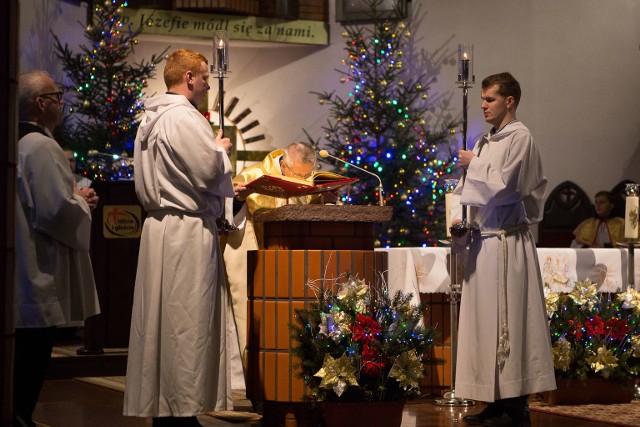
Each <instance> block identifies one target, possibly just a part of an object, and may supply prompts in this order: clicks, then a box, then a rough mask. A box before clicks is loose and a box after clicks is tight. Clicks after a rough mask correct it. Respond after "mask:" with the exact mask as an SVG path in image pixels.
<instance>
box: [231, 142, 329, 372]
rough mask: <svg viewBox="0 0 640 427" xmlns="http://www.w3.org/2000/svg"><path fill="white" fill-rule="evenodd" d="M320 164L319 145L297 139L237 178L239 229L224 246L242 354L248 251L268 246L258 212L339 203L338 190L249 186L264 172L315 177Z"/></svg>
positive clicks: (244, 344)
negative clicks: (276, 190)
mask: <svg viewBox="0 0 640 427" xmlns="http://www.w3.org/2000/svg"><path fill="white" fill-rule="evenodd" d="M315 167H316V152H315V149H314V148H313V147H312V146H311V145H310V144H307V143H305V142H294V143H291V144H289V145H288V146H287V147H286V148H284V149H278V150H274V151H272V152H271V153H269V154H268V155H267V156H266V157H265V158H264V159H263V160H262V162H260V163H256V164H254V165H251V166H249V167H247V168H245V169H244V170H243V171H242V172H240V173H239V174H238V175H237V176H236V177H235V178H234V179H233V182H234V185H235V187H234V190H235V198H234V212H235V218H234V221H235V224H237V225H238V228H239V229H238V230H237V231H233V232H231V233H229V235H228V236H227V243H226V245H225V248H224V260H225V266H226V271H227V278H228V281H229V287H230V290H231V298H232V300H233V314H234V318H235V326H236V330H237V334H238V343H239V348H240V354H241V355H243V354H244V350H245V347H246V344H247V251H250V250H256V249H264V244H263V227H262V224H261V223H254V222H253V218H254V216H255V215H256V213H258V212H260V211H266V210H270V209H275V208H278V207H281V206H284V205H286V204H320V203H335V202H336V200H337V198H338V192H336V191H332V192H327V193H323V195H318V194H316V195H312V196H302V197H290V198H289V199H285V198H281V197H273V196H267V195H263V194H256V193H252V192H251V191H250V190H248V189H247V188H246V187H245V184H246V183H248V182H251V181H253V180H255V179H257V178H259V177H261V176H263V175H273V176H287V177H292V178H298V179H304V180H308V181H313V175H314V170H315ZM233 366H234V378H237V377H238V369H239V368H238V366H241V364H239V363H237V362H235V361H234V364H233Z"/></svg>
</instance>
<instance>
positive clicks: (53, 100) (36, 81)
mask: <svg viewBox="0 0 640 427" xmlns="http://www.w3.org/2000/svg"><path fill="white" fill-rule="evenodd" d="M59 93H61V91H60V89H59V88H58V85H56V83H55V82H54V81H53V79H52V78H51V76H50V75H49V73H47V72H46V71H43V70H34V71H30V72H28V73H24V74H22V75H20V78H19V80H18V114H19V117H20V120H22V121H30V122H36V123H38V124H39V125H41V126H44V127H46V128H47V129H49V130H50V131H51V132H53V129H55V128H56V126H58V125H59V124H60V123H62V105H63V104H64V101H63V100H62V99H61V97H60V95H59Z"/></svg>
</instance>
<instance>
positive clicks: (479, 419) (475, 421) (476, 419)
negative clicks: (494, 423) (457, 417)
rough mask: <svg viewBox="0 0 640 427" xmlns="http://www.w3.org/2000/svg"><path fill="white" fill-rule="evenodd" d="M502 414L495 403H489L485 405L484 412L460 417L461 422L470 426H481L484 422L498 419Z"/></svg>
mask: <svg viewBox="0 0 640 427" xmlns="http://www.w3.org/2000/svg"><path fill="white" fill-rule="evenodd" d="M501 414H502V408H500V407H499V406H498V405H496V404H495V402H491V403H489V404H488V405H487V407H486V408H484V410H483V411H482V412H480V413H478V414H473V415H466V416H464V417H462V421H464V422H465V423H467V424H470V425H477V426H479V425H482V423H483V422H484V420H486V419H489V418H493V417H498V416H500V415H501Z"/></svg>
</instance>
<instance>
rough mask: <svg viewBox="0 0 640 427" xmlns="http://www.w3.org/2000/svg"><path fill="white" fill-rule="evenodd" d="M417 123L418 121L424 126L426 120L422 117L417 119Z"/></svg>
mask: <svg viewBox="0 0 640 427" xmlns="http://www.w3.org/2000/svg"><path fill="white" fill-rule="evenodd" d="M418 123H420V125H422V126H424V124H425V123H426V121H425V120H424V119H420V120H419V121H418Z"/></svg>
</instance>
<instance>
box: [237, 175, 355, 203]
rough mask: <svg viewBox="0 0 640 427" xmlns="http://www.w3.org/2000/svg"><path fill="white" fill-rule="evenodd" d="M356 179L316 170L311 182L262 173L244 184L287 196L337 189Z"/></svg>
mask: <svg viewBox="0 0 640 427" xmlns="http://www.w3.org/2000/svg"><path fill="white" fill-rule="evenodd" d="M356 181H358V178H347V177H346V176H342V175H338V174H337V173H333V172H316V173H315V174H314V175H313V182H310V181H305V180H304V179H299V178H293V177H290V176H283V175H280V176H273V175H263V176H261V177H259V178H256V179H254V180H253V181H251V182H248V183H246V184H245V186H246V187H247V188H249V189H251V190H253V191H255V192H256V193H259V194H265V195H267V196H273V197H282V198H289V197H298V196H308V195H310V194H318V193H324V192H326V191H331V190H337V189H338V188H341V187H344V186H345V185H349V184H352V183H354V182H356Z"/></svg>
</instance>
